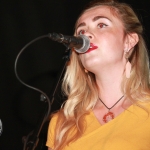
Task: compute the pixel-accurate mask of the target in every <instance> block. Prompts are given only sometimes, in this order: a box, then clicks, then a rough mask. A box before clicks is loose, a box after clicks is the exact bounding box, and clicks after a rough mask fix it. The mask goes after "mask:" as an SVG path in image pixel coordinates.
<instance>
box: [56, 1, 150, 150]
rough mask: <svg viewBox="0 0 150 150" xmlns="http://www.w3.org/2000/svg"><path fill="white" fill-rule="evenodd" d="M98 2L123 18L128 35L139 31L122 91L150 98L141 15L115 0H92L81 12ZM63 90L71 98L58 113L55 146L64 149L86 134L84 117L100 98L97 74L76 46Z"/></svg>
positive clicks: (138, 98)
mask: <svg viewBox="0 0 150 150" xmlns="http://www.w3.org/2000/svg"><path fill="white" fill-rule="evenodd" d="M97 6H107V7H109V8H110V10H111V11H112V13H113V15H115V16H116V17H118V18H119V19H120V20H121V21H122V23H123V26H124V34H125V35H128V34H130V33H137V35H138V37H139V42H138V43H137V44H136V45H135V47H134V49H133V50H132V53H129V54H128V57H129V61H130V63H131V65H132V70H131V76H130V78H129V79H127V78H126V77H125V75H124V76H123V80H122V91H123V93H125V96H126V97H127V98H128V99H130V100H131V101H132V102H133V103H136V102H138V101H142V102H146V101H149V98H147V97H149V96H150V87H149V60H148V54H147V48H146V44H145V42H144V39H143V28H142V25H141V23H140V21H139V19H138V17H137V15H136V14H135V12H134V11H133V10H132V8H131V7H130V6H129V5H127V4H125V3H119V2H115V1H112V0H98V1H92V2H91V3H89V5H88V6H87V7H86V9H85V10H84V11H83V12H82V13H81V15H82V14H83V13H85V12H86V11H87V10H89V9H91V8H93V7H97ZM81 15H80V16H81ZM80 16H79V17H80ZM62 90H63V92H64V93H65V95H66V96H67V97H68V99H67V100H66V102H65V103H64V105H63V106H62V108H61V109H60V110H59V112H58V113H57V115H58V118H57V122H56V123H57V127H56V131H55V135H54V150H61V149H63V148H64V147H65V146H66V145H67V144H69V143H70V142H73V141H75V140H77V139H78V138H79V137H80V136H82V134H83V133H84V130H85V128H86V124H85V122H84V117H85V116H86V114H88V113H89V111H90V110H91V109H92V108H93V107H94V106H95V104H96V101H97V99H98V87H97V84H96V79H95V76H94V74H93V73H91V72H89V73H88V74H87V73H85V71H84V67H83V65H82V63H81V61H80V59H79V55H78V54H77V53H76V52H75V51H74V50H73V51H72V55H71V59H70V62H69V63H68V66H67V68H66V73H65V76H64V80H63V84H62Z"/></svg>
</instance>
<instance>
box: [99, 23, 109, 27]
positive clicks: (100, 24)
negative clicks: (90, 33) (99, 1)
mask: <svg viewBox="0 0 150 150" xmlns="http://www.w3.org/2000/svg"><path fill="white" fill-rule="evenodd" d="M106 26H107V25H106V24H104V23H99V24H98V28H105V27H106Z"/></svg>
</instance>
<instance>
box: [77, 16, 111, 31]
mask: <svg viewBox="0 0 150 150" xmlns="http://www.w3.org/2000/svg"><path fill="white" fill-rule="evenodd" d="M99 19H107V20H109V21H111V20H110V19H109V18H107V17H105V16H96V17H94V18H93V19H92V21H93V22H95V21H97V20H99ZM111 22H112V21H111ZM82 26H86V23H85V22H82V23H80V24H79V25H78V26H77V27H76V30H77V29H78V28H79V27H82Z"/></svg>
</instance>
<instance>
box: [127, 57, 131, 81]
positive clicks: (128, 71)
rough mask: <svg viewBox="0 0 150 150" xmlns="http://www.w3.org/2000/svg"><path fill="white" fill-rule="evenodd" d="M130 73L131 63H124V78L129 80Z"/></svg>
mask: <svg viewBox="0 0 150 150" xmlns="http://www.w3.org/2000/svg"><path fill="white" fill-rule="evenodd" d="M130 73H131V63H130V62H129V60H128V61H127V63H126V78H128V79H129V78H130Z"/></svg>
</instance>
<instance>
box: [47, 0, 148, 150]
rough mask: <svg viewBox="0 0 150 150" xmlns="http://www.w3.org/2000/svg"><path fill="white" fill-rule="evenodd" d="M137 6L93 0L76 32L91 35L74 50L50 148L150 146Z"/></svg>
mask: <svg viewBox="0 0 150 150" xmlns="http://www.w3.org/2000/svg"><path fill="white" fill-rule="evenodd" d="M142 32H143V29H142V26H141V23H140V22H139V20H138V18H137V16H136V15H135V13H134V12H133V10H132V9H131V8H130V7H129V6H128V5H127V4H124V3H119V2H114V1H110V0H105V1H102V0H99V1H97V2H91V3H90V5H89V6H88V7H87V8H86V9H85V10H84V11H83V12H82V13H81V15H80V17H79V19H78V20H77V23H76V28H75V35H76V36H77V35H81V34H84V35H86V36H88V37H89V39H90V48H89V50H88V51H87V52H86V53H83V54H78V53H76V52H75V51H73V52H72V56H71V61H70V63H69V64H68V66H67V70H66V74H65V77H64V81H63V90H64V92H65V94H66V95H67V96H68V99H67V101H66V102H65V104H64V106H62V108H61V109H60V111H59V112H58V113H56V114H55V115H54V116H53V117H52V120H51V122H50V126H49V131H48V140H47V144H46V145H47V146H48V147H49V150H81V149H82V150H120V149H121V150H141V149H143V150H149V149H150V103H149V102H150V88H149V63H148V55H147V51H146V46H145V43H144V40H143V38H142Z"/></svg>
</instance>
